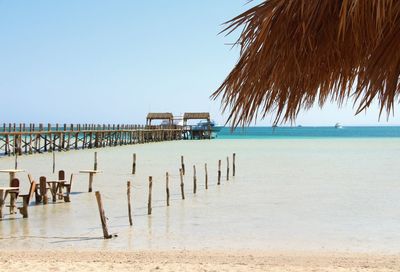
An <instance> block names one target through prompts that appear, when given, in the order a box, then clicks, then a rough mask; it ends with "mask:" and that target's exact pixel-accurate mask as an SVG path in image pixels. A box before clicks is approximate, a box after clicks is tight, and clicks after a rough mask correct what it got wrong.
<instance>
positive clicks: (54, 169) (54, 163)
mask: <svg viewBox="0 0 400 272" xmlns="http://www.w3.org/2000/svg"><path fill="white" fill-rule="evenodd" d="M55 172H56V153H55V152H53V174H54V173H55Z"/></svg>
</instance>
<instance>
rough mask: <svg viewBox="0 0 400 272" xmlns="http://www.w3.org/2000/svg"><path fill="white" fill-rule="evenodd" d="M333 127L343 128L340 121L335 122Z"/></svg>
mask: <svg viewBox="0 0 400 272" xmlns="http://www.w3.org/2000/svg"><path fill="white" fill-rule="evenodd" d="M335 128H343V127H342V125H341V124H340V123H336V124H335Z"/></svg>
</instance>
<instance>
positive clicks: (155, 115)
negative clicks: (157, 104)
mask: <svg viewBox="0 0 400 272" xmlns="http://www.w3.org/2000/svg"><path fill="white" fill-rule="evenodd" d="M173 118H174V116H173V114H172V113H170V112H150V113H148V114H147V120H172V119H173Z"/></svg>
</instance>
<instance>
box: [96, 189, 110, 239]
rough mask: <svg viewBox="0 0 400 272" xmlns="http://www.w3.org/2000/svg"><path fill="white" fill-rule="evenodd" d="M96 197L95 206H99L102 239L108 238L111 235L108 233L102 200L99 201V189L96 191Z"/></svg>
mask: <svg viewBox="0 0 400 272" xmlns="http://www.w3.org/2000/svg"><path fill="white" fill-rule="evenodd" d="M96 199H97V206H98V207H99V214H100V220H101V227H102V228H103V236H104V239H110V238H112V235H110V234H108V228H107V219H106V216H105V213H104V209H103V202H102V201H101V194H100V192H99V191H96Z"/></svg>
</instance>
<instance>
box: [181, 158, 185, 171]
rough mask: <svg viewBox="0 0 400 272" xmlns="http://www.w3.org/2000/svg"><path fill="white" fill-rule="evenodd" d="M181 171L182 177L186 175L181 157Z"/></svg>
mask: <svg viewBox="0 0 400 272" xmlns="http://www.w3.org/2000/svg"><path fill="white" fill-rule="evenodd" d="M181 169H182V175H185V162H184V161H183V156H181Z"/></svg>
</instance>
